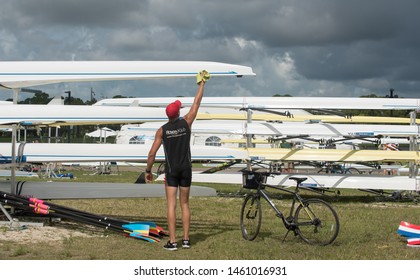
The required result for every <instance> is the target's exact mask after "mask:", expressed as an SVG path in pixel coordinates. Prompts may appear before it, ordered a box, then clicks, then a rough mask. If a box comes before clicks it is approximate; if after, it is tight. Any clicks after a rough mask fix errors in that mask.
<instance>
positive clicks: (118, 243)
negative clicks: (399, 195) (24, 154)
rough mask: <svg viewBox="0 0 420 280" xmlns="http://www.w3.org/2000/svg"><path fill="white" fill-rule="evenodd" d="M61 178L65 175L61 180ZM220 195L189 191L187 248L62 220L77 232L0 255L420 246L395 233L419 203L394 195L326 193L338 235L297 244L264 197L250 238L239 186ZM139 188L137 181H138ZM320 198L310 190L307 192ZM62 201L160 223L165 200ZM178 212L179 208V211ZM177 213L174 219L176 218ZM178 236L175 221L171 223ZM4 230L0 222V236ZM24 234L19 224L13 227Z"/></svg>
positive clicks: (258, 253) (373, 252)
mask: <svg viewBox="0 0 420 280" xmlns="http://www.w3.org/2000/svg"><path fill="white" fill-rule="evenodd" d="M74 174H75V176H76V179H74V180H75V181H77V182H82V181H95V182H101V181H102V182H120V183H124V182H133V181H134V180H135V179H136V178H137V176H138V172H121V173H120V174H119V175H89V172H86V171H83V170H80V171H74ZM65 180H66V179H65ZM212 187H214V188H216V190H218V191H219V192H221V193H223V194H227V193H230V194H236V195H235V196H224V195H220V196H217V197H193V198H191V200H190V204H191V212H192V221H191V230H190V238H191V242H192V247H191V249H189V250H185V249H184V250H181V249H180V250H178V251H176V252H168V251H166V250H164V249H163V248H162V246H163V244H164V242H166V240H167V239H166V238H165V239H163V241H162V242H160V243H148V242H144V241H141V240H137V239H131V238H126V237H124V236H123V235H121V234H118V233H114V232H109V231H104V230H102V229H99V228H94V227H91V226H87V225H83V224H77V223H71V222H68V221H62V222H59V223H55V224H54V225H53V226H54V228H56V229H57V230H58V229H71V230H73V231H77V232H82V233H84V234H85V235H84V236H82V237H77V236H69V237H66V238H64V239H63V240H58V241H49V240H48V239H46V240H45V241H41V242H32V243H22V242H16V241H12V240H2V241H0V259H3V260H141V259H152V260H155V259H163V260H176V259H179V260H189V259H195V260H250V259H257V260H268V259H276V260H418V259H419V256H420V254H419V251H418V249H416V248H409V247H407V246H406V241H405V240H404V239H403V238H402V237H400V236H399V235H398V234H397V228H398V225H399V223H400V221H402V220H405V221H408V222H411V223H415V224H420V206H419V205H418V204H416V203H414V202H413V201H412V200H401V201H393V200H390V199H385V198H380V197H377V196H374V195H372V194H368V193H363V192H360V191H342V193H341V195H340V196H338V197H331V196H329V197H324V198H325V199H326V200H328V201H330V202H331V203H332V205H333V207H334V208H335V209H336V211H337V213H338V215H339V218H340V223H341V229H340V233H339V236H338V238H337V240H336V241H335V242H334V243H333V244H332V245H329V246H325V247H318V246H311V245H308V244H306V243H303V242H302V241H301V240H300V239H299V238H298V237H295V236H293V234H289V235H288V236H287V238H286V239H285V240H284V241H283V237H284V235H285V234H286V230H285V228H284V227H283V224H282V222H281V220H280V219H278V218H276V217H275V215H274V213H273V211H272V210H271V209H270V208H269V206H268V205H267V204H266V202H264V201H262V208H263V222H262V227H261V231H260V234H259V235H258V236H257V238H256V239H255V240H254V241H246V240H244V239H243V238H242V236H241V230H240V226H239V216H240V209H241V204H242V201H243V198H242V197H241V196H238V195H237V194H238V192H240V193H243V194H245V192H244V191H243V190H242V189H241V187H240V186H238V185H212ZM139 188H141V185H139ZM309 195H310V196H320V195H317V194H313V193H310V194H308V195H307V196H309ZM54 203H60V204H63V205H66V206H68V207H72V208H76V209H80V210H85V211H89V212H92V213H96V214H106V215H112V216H116V217H120V218H124V219H127V220H130V221H138V220H147V221H155V222H156V223H158V224H159V225H161V226H162V227H164V228H167V224H166V208H165V207H166V205H165V203H166V202H165V199H164V198H143V199H130V198H127V199H95V200H77V201H73V200H69V201H54ZM276 203H278V205H279V207H280V208H281V209H284V210H286V209H287V207H288V206H289V203H290V198H289V197H287V196H284V197H282V198H281V199H279V200H276ZM178 210H179V209H178ZM179 214H180V211H178V217H180V215H179ZM177 229H178V231H177V236H178V238H179V239H180V238H181V237H182V235H181V232H182V231H181V224H180V221H179V223H178V227H177ZM6 231H9V229H8V228H0V235H1V234H4V233H5V232H6ZM15 234H16V235H25V234H26V233H25V230H21V231H16V232H15Z"/></svg>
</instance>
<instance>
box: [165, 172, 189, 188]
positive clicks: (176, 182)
mask: <svg viewBox="0 0 420 280" xmlns="http://www.w3.org/2000/svg"><path fill="white" fill-rule="evenodd" d="M165 176H166V185H167V186H170V187H179V186H181V187H190V186H191V180H192V170H191V169H184V170H180V171H178V172H171V173H166V174H165Z"/></svg>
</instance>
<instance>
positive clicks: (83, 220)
mask: <svg viewBox="0 0 420 280" xmlns="http://www.w3.org/2000/svg"><path fill="white" fill-rule="evenodd" d="M0 201H1V202H3V203H4V204H7V205H10V206H13V207H16V208H19V209H23V210H30V211H33V212H34V213H37V214H42V215H48V216H53V217H59V218H65V219H70V220H74V221H77V222H81V223H85V224H89V225H93V226H98V227H102V228H104V229H109V230H113V231H116V232H120V233H121V232H122V233H124V235H126V236H129V237H133V238H137V239H142V240H145V241H148V242H159V241H160V239H158V238H155V237H153V236H149V235H148V234H147V232H148V225H143V228H142V229H140V228H137V229H138V230H139V231H138V232H137V231H136V232H133V231H129V230H127V229H124V228H121V227H118V226H116V225H112V224H106V223H103V222H98V221H97V220H94V219H91V218H87V217H81V216H79V215H75V214H69V213H67V214H66V213H60V212H55V211H54V210H51V209H48V210H45V209H42V208H38V206H35V205H34V204H32V206H31V205H28V204H25V202H20V201H17V200H10V199H4V198H1V199H0Z"/></svg>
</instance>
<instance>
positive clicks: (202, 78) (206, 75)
mask: <svg viewBox="0 0 420 280" xmlns="http://www.w3.org/2000/svg"><path fill="white" fill-rule="evenodd" d="M209 79H210V74H209V72H207V71H206V70H202V71H200V72H199V73H198V74H197V84H200V83H201V81H203V82H207V81H208V80H209Z"/></svg>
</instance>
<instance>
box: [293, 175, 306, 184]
mask: <svg viewBox="0 0 420 280" xmlns="http://www.w3.org/2000/svg"><path fill="white" fill-rule="evenodd" d="M306 179H308V178H307V177H290V178H289V180H295V181H296V183H298V184H300V183H302V182H304V181H306Z"/></svg>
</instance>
